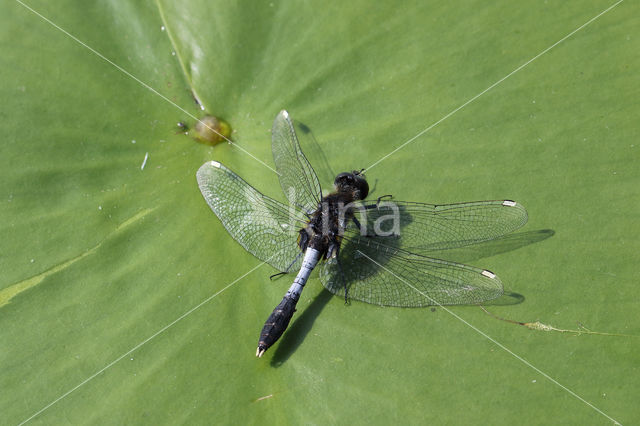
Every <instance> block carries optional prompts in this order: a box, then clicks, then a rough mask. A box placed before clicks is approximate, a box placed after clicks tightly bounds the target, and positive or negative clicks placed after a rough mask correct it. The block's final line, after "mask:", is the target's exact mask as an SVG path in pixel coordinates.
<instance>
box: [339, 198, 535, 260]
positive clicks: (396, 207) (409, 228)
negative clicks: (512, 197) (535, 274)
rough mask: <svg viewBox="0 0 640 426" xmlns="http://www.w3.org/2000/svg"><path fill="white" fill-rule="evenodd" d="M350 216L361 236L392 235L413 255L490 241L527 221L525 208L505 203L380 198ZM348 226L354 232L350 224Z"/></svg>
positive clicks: (501, 201)
mask: <svg viewBox="0 0 640 426" xmlns="http://www.w3.org/2000/svg"><path fill="white" fill-rule="evenodd" d="M354 213H355V217H356V219H357V220H358V222H359V223H360V224H361V228H362V230H363V232H364V234H366V235H394V236H395V237H396V238H397V239H398V241H397V242H395V243H394V245H395V246H397V247H399V248H402V249H404V250H407V251H410V252H413V253H417V254H431V253H433V252H434V251H436V250H446V249H451V248H456V247H462V246H466V245H469V244H476V243H479V242H483V241H489V240H493V239H495V238H498V237H500V236H503V235H505V234H508V233H509V232H512V231H514V230H516V229H518V228H520V227H521V226H523V225H524V224H525V223H526V222H527V211H526V210H525V208H524V207H523V206H522V205H521V204H518V203H516V202H515V201H509V200H498V201H474V202H469V203H458V204H442V205H434V204H424V203H413V202H407V201H395V200H384V199H383V200H380V201H379V202H377V203H374V204H368V205H365V204H363V205H362V206H361V207H360V208H357V209H356V210H355V211H354ZM349 226H350V229H352V230H355V229H357V228H356V225H355V223H354V222H352V223H350V224H349ZM385 244H388V243H385Z"/></svg>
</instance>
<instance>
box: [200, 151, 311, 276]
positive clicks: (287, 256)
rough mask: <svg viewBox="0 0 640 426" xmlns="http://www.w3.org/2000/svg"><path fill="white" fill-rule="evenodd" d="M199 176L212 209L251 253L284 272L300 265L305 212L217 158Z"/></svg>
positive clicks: (202, 189)
mask: <svg viewBox="0 0 640 426" xmlns="http://www.w3.org/2000/svg"><path fill="white" fill-rule="evenodd" d="M197 179H198V186H199V187H200V191H201V192H202V195H203V196H204V199H205V200H206V201H207V204H209V207H211V210H213V212H214V213H215V214H216V216H218V219H220V222H222V225H223V226H224V227H225V228H226V230H227V231H228V232H229V234H231V236H232V237H233V238H234V239H235V240H236V241H237V242H239V243H240V245H242V247H244V248H245V249H246V250H247V251H248V252H249V253H251V254H253V255H254V256H255V257H257V258H258V259H260V260H263V261H265V262H267V263H268V264H270V265H271V266H273V267H274V268H276V269H278V270H280V271H283V272H288V270H289V269H291V270H293V269H297V268H299V267H300V263H301V256H300V249H299V248H298V244H297V237H298V231H299V230H300V229H301V228H302V227H304V223H305V216H304V214H303V213H302V212H300V211H298V210H296V209H294V208H289V207H287V206H285V205H284V204H282V203H280V202H278V201H276V200H273V199H271V198H269V197H267V196H265V195H263V194H261V193H260V192H258V191H257V190H256V189H254V188H253V187H252V186H251V185H249V184H248V183H247V182H245V181H244V180H242V178H241V177H240V176H238V175H236V174H235V173H233V172H232V171H231V170H229V169H227V168H226V167H225V166H223V165H222V164H220V163H218V162H217V161H209V162H207V163H204V164H203V165H202V166H201V167H200V169H199V170H198V173H197ZM296 259H297V260H296ZM294 261H296V263H294V264H293V266H292V262H294ZM291 266H292V267H291ZM290 267H291V268H290Z"/></svg>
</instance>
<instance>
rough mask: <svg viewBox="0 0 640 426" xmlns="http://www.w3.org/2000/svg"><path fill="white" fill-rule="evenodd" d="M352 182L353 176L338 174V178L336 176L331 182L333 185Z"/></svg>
mask: <svg viewBox="0 0 640 426" xmlns="http://www.w3.org/2000/svg"><path fill="white" fill-rule="evenodd" d="M352 180H353V176H352V175H351V173H347V172H345V173H340V174H339V175H338V176H336V179H335V181H334V182H333V183H334V185H338V184H339V183H340V182H351V181H352Z"/></svg>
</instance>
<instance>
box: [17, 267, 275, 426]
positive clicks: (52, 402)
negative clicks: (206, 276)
mask: <svg viewBox="0 0 640 426" xmlns="http://www.w3.org/2000/svg"><path fill="white" fill-rule="evenodd" d="M265 263H266V262H262V263H260V264H259V265H257V266H255V267H254V268H252V269H250V270H249V271H248V272H247V273H245V274H244V275H242V276H241V277H239V278H236V279H235V280H234V281H232V282H231V283H230V284H228V285H227V286H225V287H224V288H222V289H221V290H218V291H217V292H216V293H214V294H213V295H211V296H209V297H207V298H206V299H205V300H204V301H202V302H200V303H199V304H197V305H196V306H194V307H193V308H191V309H189V310H188V311H187V312H185V313H184V314H182V315H180V316H179V317H178V318H176V319H175V320H173V321H171V322H170V323H169V324H167V325H165V326H164V327H162V328H161V329H160V330H158V331H156V332H155V333H153V334H152V335H151V336H149V337H147V338H146V339H144V340H143V341H142V342H140V343H138V344H137V345H135V346H134V347H133V348H131V349H129V350H128V351H127V352H125V353H124V354H122V355H120V356H119V357H118V358H116V359H115V360H113V361H111V362H110V363H109V364H107V365H106V366H104V367H102V368H101V369H100V370H98V371H96V372H95V373H94V374H92V375H91V376H89V377H88V378H86V379H85V380H83V381H82V382H80V383H79V384H77V385H76V386H75V387H73V388H71V389H69V390H68V391H67V392H65V393H63V394H62V395H61V396H60V397H58V398H56V399H54V400H53V401H51V402H50V403H49V404H47V405H46V406H44V407H43V408H42V409H40V410H39V411H37V412H36V413H34V414H33V415H31V416H30V417H29V418H27V419H26V420H23V421H22V422H20V425H23V424H25V423H27V422H28V421H30V420H32V419H33V418H34V417H36V416H37V415H39V414H41V413H42V412H43V411H45V410H46V409H48V408H49V407H51V406H52V405H54V404H56V403H57V402H59V401H60V400H62V399H63V398H65V397H66V396H68V395H69V394H71V393H72V392H74V391H75V390H77V389H78V388H80V387H81V386H83V385H85V384H86V383H88V382H89V381H91V380H92V379H94V378H95V377H97V376H98V375H100V374H101V373H103V372H104V371H105V370H106V369H108V368H109V367H111V366H113V365H115V364H116V363H118V361H120V360H121V359H122V358H124V357H126V356H127V355H129V354H130V353H132V352H134V351H135V350H137V349H139V348H140V347H141V346H143V345H144V344H146V343H147V342H149V341H150V340H151V339H153V338H154V337H156V336H158V335H159V334H161V333H162V332H164V331H165V330H167V329H168V328H169V327H171V326H173V325H174V324H176V323H177V322H178V321H180V320H182V319H184V318H185V317H187V316H188V315H190V314H191V313H193V312H194V311H195V310H196V309H198V308H200V307H201V306H202V305H204V304H205V303H207V302H209V301H210V300H211V299H213V298H214V297H216V296H217V295H219V294H220V293H222V292H223V291H225V290H226V289H228V288H229V287H231V286H232V285H234V284H235V283H237V282H238V281H240V280H241V279H243V278H244V277H246V276H247V275H249V274H250V273H252V272H253V271H255V270H256V269H258V268H259V267H261V266H262V265H264V264H265Z"/></svg>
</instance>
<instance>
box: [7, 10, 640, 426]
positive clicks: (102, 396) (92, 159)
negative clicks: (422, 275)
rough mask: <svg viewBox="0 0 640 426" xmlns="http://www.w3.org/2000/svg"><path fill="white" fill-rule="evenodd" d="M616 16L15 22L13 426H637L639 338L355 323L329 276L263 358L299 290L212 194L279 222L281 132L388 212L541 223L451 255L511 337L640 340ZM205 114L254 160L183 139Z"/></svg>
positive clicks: (249, 16) (11, 55) (362, 317)
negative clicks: (490, 214) (293, 124)
mask: <svg viewBox="0 0 640 426" xmlns="http://www.w3.org/2000/svg"><path fill="white" fill-rule="evenodd" d="M612 5H614V3H606V2H602V1H589V2H581V3H580V4H579V5H578V4H574V3H566V2H529V3H518V4H515V3H513V2H505V1H502V2H493V3H491V4H484V3H472V4H470V3H460V4H452V3H441V4H435V5H434V4H430V3H420V2H416V3H414V4H410V5H409V4H404V3H403V4H399V3H398V4H377V3H376V4H373V3H370V2H349V3H344V2H331V3H326V2H322V3H321V2H306V3H297V2H285V3H279V2H271V3H270V2H259V3H257V4H253V3H252V4H248V3H247V4H245V3H233V4H230V3H229V2H212V1H206V2H205V1H192V2H189V4H188V5H185V4H184V3H183V2H177V1H164V0H156V1H154V2H124V1H120V0H112V1H107V2H98V3H93V2H90V3H85V2H82V3H81V2H78V1H71V0H63V1H59V2H55V4H54V3H51V2H44V1H32V2H29V3H23V2H15V3H9V4H7V5H6V6H5V7H4V11H5V13H4V14H3V15H2V17H0V21H1V22H2V25H1V26H0V32H1V34H2V37H1V38H0V40H1V41H0V43H1V45H2V52H3V54H2V55H1V56H0V62H1V65H2V66H1V67H0V70H1V71H0V72H1V77H2V78H1V79H0V81H1V83H0V92H1V94H2V104H1V105H0V117H1V120H0V130H1V132H0V134H1V135H2V137H3V144H2V147H3V148H2V155H1V156H0V176H1V181H2V185H1V186H0V218H2V221H1V222H0V227H1V229H2V232H1V234H0V235H2V239H1V240H0V271H2V278H1V279H0V365H2V372H1V373H0V413H2V415H1V418H2V422H3V423H8V424H15V423H21V422H24V421H29V422H31V423H41V424H59V423H74V424H77V423H99V424H104V423H107V424H108V423H115V424H123V423H127V424H132V423H133V424H135V423H145V424H157V423H171V424H176V423H212V422H215V423H242V424H256V423H261V424H263V423H279V424H281V423H295V424H299V423H318V424H327V423H329V424H331V423H353V424H363V423H376V424H378V423H381V424H389V423H392V422H397V423H427V422H436V423H491V424H513V423H516V422H522V421H523V420H524V421H526V422H528V423H574V424H575V423H580V424H584V423H588V424H592V423H596V422H602V421H612V420H613V419H615V421H619V422H621V423H634V421H637V420H638V419H639V418H640V411H639V410H638V408H637V403H636V398H637V397H636V394H637V389H638V387H639V385H640V379H639V377H640V376H639V375H638V374H635V373H634V372H635V371H636V369H637V355H636V354H637V353H638V350H639V349H640V339H638V338H637V337H624V336H600V335H581V336H575V335H571V334H570V333H553V332H541V331H532V330H528V329H526V328H524V327H519V326H516V325H513V324H508V323H505V322H500V321H497V320H496V319H494V318H492V317H490V316H488V315H486V314H485V313H483V312H482V311H481V310H480V309H479V308H478V307H475V306H468V307H451V308H447V309H444V308H436V310H435V311H432V310H430V309H399V308H380V307H376V306H372V305H367V304H364V303H355V302H354V303H353V304H352V305H348V306H345V304H344V300H343V299H341V298H339V297H333V296H331V295H330V294H328V292H327V291H325V290H323V288H322V286H321V284H320V282H319V280H318V279H317V278H312V280H311V281H310V283H309V284H308V285H307V289H306V290H305V292H304V293H303V295H302V299H301V301H300V303H299V304H298V310H299V312H298V313H297V314H296V315H295V316H294V319H293V322H292V324H291V326H290V328H289V330H288V331H287V332H286V334H285V336H284V337H283V338H282V339H281V341H280V342H278V344H277V345H276V346H275V347H274V348H272V349H271V350H270V351H269V352H268V353H267V354H266V355H265V357H263V358H262V359H260V360H257V359H256V358H255V356H254V353H255V347H256V343H257V340H258V333H259V331H260V328H261V326H262V324H263V322H264V320H265V319H266V317H267V316H268V315H269V313H270V312H271V310H272V309H273V307H274V306H275V305H276V304H277V303H278V301H279V300H280V299H281V298H282V295H283V294H284V292H285V291H286V288H288V286H289V284H290V282H289V281H290V280H289V278H286V277H285V278H280V279H278V280H274V281H270V280H269V275H271V274H273V273H274V272H275V271H274V270H273V269H271V268H270V267H268V266H265V265H261V264H260V262H259V261H257V260H256V259H255V258H253V257H252V256H251V255H249V254H248V253H246V252H245V251H244V250H243V249H242V247H240V246H239V245H238V244H237V243H236V242H234V241H233V240H232V239H231V238H230V237H229V236H228V235H227V233H226V231H225V230H224V228H223V227H222V225H221V224H220V223H219V221H218V220H217V218H216V217H215V216H214V215H213V214H212V213H211V211H210V210H209V208H208V206H207V205H206V203H205V202H204V200H203V199H202V196H201V194H200V191H199V189H198V186H197V183H196V180H195V172H196V170H197V169H198V168H199V167H200V165H201V164H202V163H204V162H205V161H208V160H212V159H215V160H216V161H220V162H221V163H224V164H225V165H226V166H227V167H228V168H230V169H232V170H234V171H235V172H236V173H238V174H239V175H241V176H242V177H243V178H244V179H245V180H247V181H248V182H249V183H251V184H252V185H254V186H255V187H256V188H257V189H258V190H260V191H262V192H264V193H265V194H268V195H270V196H272V197H274V198H277V199H279V200H283V201H284V195H283V194H281V193H280V189H279V188H280V187H279V184H278V181H277V177H276V175H275V174H274V173H273V171H272V170H271V167H273V162H272V159H271V149H270V134H269V129H270V127H271V122H272V120H273V118H274V117H275V115H276V114H277V112H278V111H279V110H281V109H283V108H286V109H288V110H289V112H290V113H291V114H292V116H293V117H294V118H296V119H297V120H298V121H299V125H300V126H302V127H303V128H306V129H308V130H309V131H310V132H311V133H310V134H311V135H313V138H308V140H310V141H313V143H314V145H313V146H305V147H303V148H304V149H305V151H306V152H308V153H309V157H310V159H311V161H312V163H313V164H314V166H315V167H316V168H317V169H319V170H320V169H322V171H320V176H321V179H322V180H323V182H325V183H326V182H327V181H328V180H330V179H331V172H340V171H345V170H354V169H361V168H368V171H367V177H368V179H369V181H370V183H371V186H372V188H374V192H373V194H372V197H377V196H381V195H386V194H392V195H393V196H394V197H396V198H397V199H404V200H414V201H424V202H430V203H448V202H460V201H471V200H482V199H503V198H509V199H514V200H517V201H518V202H520V203H522V204H523V205H524V206H526V207H527V210H528V212H529V218H530V219H529V224H528V225H527V227H526V228H524V230H523V231H522V232H521V233H519V234H516V236H515V237H512V240H509V241H507V242H504V243H502V244H499V245H493V246H484V247H479V248H477V249H474V250H472V251H468V252H456V253H451V255H452V256H453V257H456V258H457V259H460V260H464V261H465V262H468V263H470V264H472V265H474V266H478V267H483V268H489V269H491V270H492V271H494V272H496V273H497V274H498V275H499V276H500V277H501V279H502V280H503V282H505V283H506V286H507V291H508V292H510V293H514V294H516V295H517V296H518V297H514V300H515V301H516V302H517V303H503V304H495V305H492V306H489V307H488V309H489V310H491V311H492V312H493V313H495V314H497V315H499V316H501V317H507V318H512V319H516V320H519V321H529V322H534V321H536V320H539V321H540V322H542V323H546V324H552V325H554V326H555V327H558V328H562V329H571V328H576V327H577V325H576V323H577V322H579V323H580V324H582V325H583V326H584V327H588V328H589V329H591V330H596V331H602V332H612V333H619V334H627V335H633V336H639V335H640V324H639V323H638V318H639V309H638V303H637V301H636V300H637V289H638V285H637V266H636V265H637V263H638V253H640V240H639V239H638V238H637V235H638V233H639V232H640V225H639V222H638V220H637V217H638V206H640V195H639V192H638V184H640V179H639V178H640V170H639V168H638V164H640V162H639V160H640V154H639V152H640V151H639V150H640V144H639V143H638V140H637V139H638V134H639V132H638V120H637V115H638V114H637V113H638V107H637V98H638V90H637V88H638V87H639V86H638V83H639V81H638V77H637V70H638V68H639V66H640V63H639V59H638V58H639V57H638V55H637V54H636V52H637V51H638V49H639V48H640V44H639V42H638V32H637V24H636V22H635V20H634V17H635V16H637V15H638V12H640V11H639V10H638V6H637V5H636V4H634V3H632V2H620V3H617V4H616V6H615V7H613V8H610V7H611V6H612ZM608 8H610V10H608V11H607V12H606V13H604V14H602V15H600V16H598V15H599V14H601V13H602V12H603V11H605V10H607V9H608ZM596 17H597V18H596ZM594 18H595V19H594ZM585 23H588V25H586V26H584V27H582V26H583V25H584V24H585ZM576 29H579V30H578V31H576V32H575V33H573V34H571V33H572V32H573V31H574V30H576ZM568 35H569V36H568ZM567 36H568V37H567ZM558 42H559V43H558ZM556 43H557V44H556ZM513 71H515V73H513V74H512V72H513ZM194 99H195V100H197V101H198V103H196V102H195V100H194ZM205 114H212V115H214V116H216V117H221V118H223V119H224V120H225V121H227V122H228V123H229V124H230V126H231V128H232V129H233V132H232V134H231V139H232V141H233V144H228V143H221V144H218V145H216V146H214V147H212V146H208V145H205V144H201V143H197V142H196V141H194V140H193V139H191V138H190V137H188V136H185V135H184V134H183V132H177V131H176V123H178V122H180V121H184V122H188V123H190V124H191V125H193V124H194V123H195V120H196V119H197V118H200V117H202V116H203V115H205ZM417 135H419V136H418V137H416V138H415V139H413V138H414V137H415V136H417ZM405 143H406V146H404V147H402V148H400V149H398V150H397V151H395V152H394V150H396V149H397V148H399V147H401V146H402V145H403V144H405ZM389 154H390V155H389ZM372 166H373V167H372ZM454 260H455V259H454ZM496 342H498V343H499V344H500V345H498V344H497V343H496ZM505 349H506V350H505Z"/></svg>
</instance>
